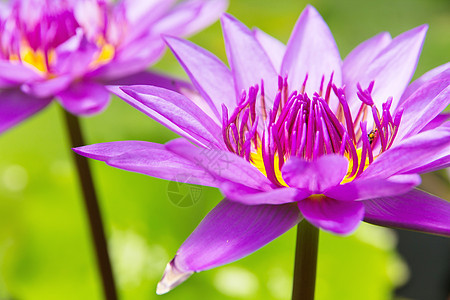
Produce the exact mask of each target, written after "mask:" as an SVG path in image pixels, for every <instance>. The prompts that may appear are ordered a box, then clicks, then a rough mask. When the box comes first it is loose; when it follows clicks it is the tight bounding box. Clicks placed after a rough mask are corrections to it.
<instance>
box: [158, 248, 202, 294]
mask: <svg viewBox="0 0 450 300" xmlns="http://www.w3.org/2000/svg"><path fill="white" fill-rule="evenodd" d="M175 259H176V256H175V258H174V259H172V260H171V261H170V262H169V263H168V264H167V266H166V269H165V270H164V274H163V277H162V278H161V281H160V282H158V285H157V286H156V294H158V295H162V294H166V293H168V292H170V291H171V290H173V289H174V288H175V287H177V286H178V285H180V284H181V283H183V282H184V281H186V280H187V279H188V278H189V277H190V276H191V275H192V274H193V273H194V272H192V271H189V272H183V271H181V270H180V269H178V268H177V266H176V265H175Z"/></svg>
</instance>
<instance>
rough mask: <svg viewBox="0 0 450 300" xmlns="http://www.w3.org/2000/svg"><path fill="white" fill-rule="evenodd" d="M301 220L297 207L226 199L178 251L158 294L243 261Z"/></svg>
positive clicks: (168, 267) (165, 274)
mask: <svg viewBox="0 0 450 300" xmlns="http://www.w3.org/2000/svg"><path fill="white" fill-rule="evenodd" d="M300 220H301V217H300V214H299V211H298V208H297V206H296V205H295V204H284V205H244V204H241V203H238V202H233V201H229V200H227V199H224V200H223V201H222V202H220V203H219V204H218V205H217V206H216V207H215V208H214V209H213V210H212V211H211V212H210V213H209V214H208V215H207V216H206V217H205V218H204V219H203V220H202V222H201V223H200V224H199V226H198V227H197V228H196V229H195V230H194V232H193V233H192V234H191V235H190V236H189V237H188V239H187V240H186V241H185V242H184V243H183V245H181V247H180V249H178V252H177V254H176V255H175V257H174V258H173V260H172V261H171V262H170V263H169V264H168V265H167V268H166V271H165V272H164V275H163V277H162V279H161V281H160V282H159V284H158V287H157V291H156V292H157V293H158V294H164V293H167V292H169V291H170V290H172V289H173V288H175V287H176V286H177V285H179V284H180V283H182V282H183V281H185V280H186V279H187V278H188V277H189V276H190V275H191V274H193V273H194V272H200V271H204V270H208V269H212V268H214V267H218V266H221V265H224V264H227V263H230V262H233V261H236V260H238V259H241V258H243V257H245V256H247V255H248V254H250V253H252V252H254V251H256V250H258V249H259V248H261V247H263V246H264V245H266V244H267V243H269V242H271V241H272V240H274V239H275V238H277V237H278V236H280V235H282V234H283V233H285V232H286V231H287V230H289V229H290V228H292V227H293V226H295V225H296V224H298V222H300Z"/></svg>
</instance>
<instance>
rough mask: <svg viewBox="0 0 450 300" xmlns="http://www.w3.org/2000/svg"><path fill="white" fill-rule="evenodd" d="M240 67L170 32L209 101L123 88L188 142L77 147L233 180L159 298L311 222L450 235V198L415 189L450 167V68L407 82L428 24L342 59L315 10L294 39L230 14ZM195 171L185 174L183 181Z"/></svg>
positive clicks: (135, 163) (226, 182) (170, 271)
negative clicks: (424, 177)
mask: <svg viewBox="0 0 450 300" xmlns="http://www.w3.org/2000/svg"><path fill="white" fill-rule="evenodd" d="M221 21H222V27H223V32H224V38H225V45H226V51H227V56H228V61H229V65H230V69H229V68H228V67H227V66H225V65H224V64H223V63H222V62H221V61H219V60H218V59H217V58H216V57H215V56H213V55H212V54H211V53H209V52H207V51H205V50H203V49H201V48H199V47H198V46H196V45H193V44H191V43H190V42H187V41H184V40H180V39H177V38H173V37H167V38H166V41H167V43H168V45H169V46H170V48H171V49H172V51H173V52H174V54H175V55H176V57H177V59H178V60H179V61H180V63H181V64H182V66H183V68H184V69H185V70H186V72H187V74H188V75H189V77H190V79H191V81H192V83H193V84H194V85H195V87H196V88H197V90H198V92H199V94H200V95H201V97H196V98H194V99H193V100H192V99H188V98H186V97H185V96H183V95H180V94H178V93H176V92H173V91H168V90H164V89H161V88H157V87H152V86H132V87H117V86H116V87H112V88H111V89H112V90H113V91H114V92H115V93H116V94H117V95H119V96H120V97H122V98H123V99H124V100H125V101H126V102H128V103H129V104H131V105H132V106H134V107H136V108H137V109H139V110H140V111H142V112H144V113H145V114H147V115H148V116H150V117H152V118H153V119H155V120H157V121H159V122H160V123H162V124H164V125H166V126H167V127H168V128H170V129H172V130H173V131H175V132H177V133H178V134H180V135H181V136H182V137H183V138H180V139H177V140H174V141H171V142H169V143H167V144H165V145H160V144H155V143H150V142H141V141H123V142H112V143H104V144H96V145H91V146H85V147H80V148H77V149H75V151H76V152H77V153H79V154H81V155H84V156H86V157H90V158H93V159H97V160H101V161H104V162H106V163H107V164H108V165H111V166H114V167H117V168H121V169H124V170H128V171H133V172H139V173H143V174H147V175H151V176H155V177H159V178H163V179H168V180H171V179H174V178H177V175H179V174H188V175H189V178H188V180H187V181H188V182H189V183H195V184H201V185H206V186H214V187H218V188H220V189H221V191H222V192H223V193H224V195H225V197H226V198H225V199H224V200H223V201H221V202H220V203H219V204H218V205H217V206H216V207H215V208H214V209H213V210H212V211H211V212H210V213H209V214H208V215H207V216H206V217H205V219H204V220H203V221H202V222H201V223H200V225H199V226H198V227H197V229H196V230H195V231H194V232H193V233H192V235H191V236H190V237H189V238H188V239H187V240H186V241H185V242H184V244H183V245H182V246H181V248H180V249H179V250H178V252H177V255H176V256H175V258H174V259H173V260H172V261H171V262H170V263H169V264H168V266H167V268H166V271H165V274H164V276H163V278H162V281H161V282H160V283H159V285H158V290H157V292H158V293H165V292H167V291H169V290H171V289H172V288H174V287H175V286H177V285H178V284H180V283H181V282H183V281H184V280H186V279H187V278H188V277H189V276H190V275H191V274H192V273H193V272H198V271H203V270H207V269H210V268H213V267H217V266H220V265H223V264H226V263H229V262H232V261H235V260H237V259H240V258H242V257H244V256H246V255H248V254H249V253H251V252H253V251H255V250H257V249H258V248H260V247H262V246H264V245H265V244H267V243H268V242H270V241H271V240H273V239H275V238H276V237H278V236H279V235H281V234H283V233H284V232H285V231H287V230H288V229H290V228H291V227H293V226H294V225H296V224H297V223H298V222H299V221H300V220H301V219H302V218H305V219H306V220H308V221H309V222H310V223H312V224H313V225H315V226H316V227H319V228H322V229H324V230H327V231H330V232H333V233H336V234H349V233H351V232H352V231H353V230H355V228H356V227H357V226H358V224H359V223H360V222H361V221H366V222H370V223H374V224H379V225H383V226H393V227H400V228H407V229H413V230H419V231H424V232H430V233H436V234H442V235H450V204H449V203H447V202H446V201H444V200H442V199H439V198H437V197H435V196H433V195H430V194H428V193H426V192H423V191H421V190H418V189H415V188H414V187H415V186H417V185H418V184H419V183H420V177H419V175H418V174H420V173H424V172H430V171H433V170H437V169H440V168H443V167H447V166H449V164H450V122H448V121H447V119H448V116H447V115H439V113H440V112H441V111H442V110H443V109H444V108H445V107H446V106H447V105H448V104H449V103H450V94H449V93H450V87H449V82H450V65H449V64H446V65H444V66H440V67H438V68H436V69H433V70H431V71H430V72H428V73H426V74H425V75H423V76H422V77H420V78H419V79H418V80H416V81H415V82H413V83H412V84H410V85H409V86H408V83H409V81H410V80H411V77H412V75H413V73H414V70H415V68H416V64H417V60H418V57H419V55H420V52H421V48H422V43H423V40H424V37H425V33H426V30H427V26H420V27H417V28H414V29H412V30H410V31H407V32H405V33H403V34H401V35H399V36H397V37H396V38H394V39H392V38H391V37H390V35H389V34H388V33H381V34H379V35H377V36H375V37H373V38H371V39H369V40H367V41H365V42H364V43H362V44H360V45H359V46H358V47H356V48H355V49H354V50H353V51H352V52H351V53H350V54H349V55H348V56H347V57H346V59H345V60H344V61H342V60H341V58H340V56H339V52H338V49H337V47H336V44H335V42H334V40H333V37H332V35H331V32H330V30H329V29H328V27H327V25H326V24H325V22H324V21H323V19H322V18H321V16H320V15H319V14H318V12H317V11H316V10H315V9H314V8H313V7H311V6H308V7H307V8H306V9H305V10H304V11H303V13H302V14H301V16H300V18H299V20H298V22H297V25H296V26H295V28H294V31H293V33H292V35H291V38H290V40H289V42H288V44H287V46H285V45H283V44H282V43H281V42H279V41H277V40H275V39H274V38H272V37H270V36H268V35H267V34H265V33H263V32H261V31H260V30H258V29H255V30H253V31H251V30H249V29H248V28H246V27H245V26H244V25H243V24H241V23H240V22H239V21H237V20H236V19H234V18H233V17H232V16H229V15H225V16H223V17H222V20H221ZM183 178H186V177H183Z"/></svg>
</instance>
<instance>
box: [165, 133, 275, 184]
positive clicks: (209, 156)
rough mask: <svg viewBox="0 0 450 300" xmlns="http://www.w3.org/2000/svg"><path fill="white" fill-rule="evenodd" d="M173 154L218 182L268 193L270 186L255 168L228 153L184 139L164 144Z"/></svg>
mask: <svg viewBox="0 0 450 300" xmlns="http://www.w3.org/2000/svg"><path fill="white" fill-rule="evenodd" d="M166 148H167V149H168V150H170V151H172V152H173V153H175V154H177V155H179V156H181V157H183V158H185V159H187V160H189V161H191V162H192V163H195V164H196V165H197V166H198V167H199V168H203V169H204V170H205V171H207V172H209V173H210V174H211V175H212V176H214V178H216V179H217V181H219V182H224V181H232V182H235V183H239V184H242V185H245V186H247V187H249V188H253V189H256V190H261V191H269V190H271V189H272V184H271V183H270V181H269V180H268V179H267V177H265V176H264V175H263V174H262V173H261V172H260V171H259V170H258V169H257V168H256V167H254V166H253V165H252V164H250V163H249V162H248V161H246V160H245V159H243V158H242V157H240V156H237V155H235V154H234V153H231V152H229V151H224V150H218V149H207V148H200V147H196V146H195V145H193V144H191V143H189V142H188V141H186V140H185V139H176V140H173V141H170V142H169V143H167V144H166Z"/></svg>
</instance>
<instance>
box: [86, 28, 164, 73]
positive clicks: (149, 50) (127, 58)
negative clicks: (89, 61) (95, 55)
mask: <svg viewBox="0 0 450 300" xmlns="http://www.w3.org/2000/svg"><path fill="white" fill-rule="evenodd" d="M164 50H165V45H164V42H163V41H162V39H159V38H158V39H155V37H146V38H141V39H138V40H135V41H133V43H131V44H130V45H128V46H127V47H123V48H120V49H118V50H117V52H116V54H115V56H114V58H113V59H112V60H111V61H110V62H108V63H107V64H104V65H102V66H100V67H98V68H97V69H94V70H92V71H91V72H90V73H87V74H86V76H85V77H89V78H95V80H97V81H109V80H114V79H119V78H121V77H125V76H129V75H132V74H135V73H138V72H142V71H144V70H145V69H146V68H147V67H148V66H149V65H150V64H152V63H154V62H156V61H157V60H158V59H159V58H160V57H161V56H162V54H163V53H164Z"/></svg>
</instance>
